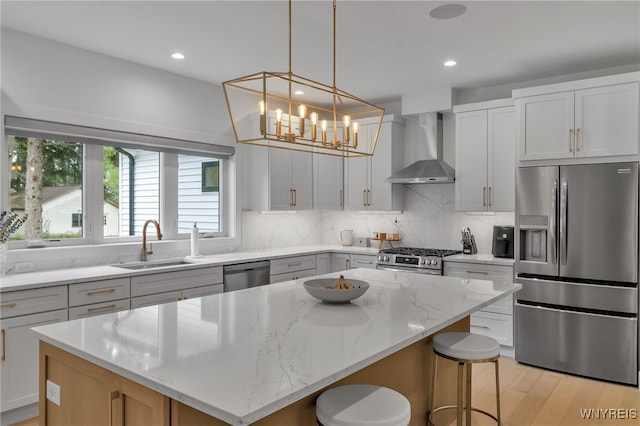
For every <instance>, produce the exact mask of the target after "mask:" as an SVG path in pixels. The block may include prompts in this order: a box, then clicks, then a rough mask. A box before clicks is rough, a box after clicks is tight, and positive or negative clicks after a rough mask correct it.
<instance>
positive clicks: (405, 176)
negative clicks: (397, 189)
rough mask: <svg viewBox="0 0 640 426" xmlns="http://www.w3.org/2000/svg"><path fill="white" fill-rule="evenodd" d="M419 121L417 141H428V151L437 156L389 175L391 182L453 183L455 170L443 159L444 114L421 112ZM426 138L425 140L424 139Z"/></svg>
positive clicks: (388, 179)
mask: <svg viewBox="0 0 640 426" xmlns="http://www.w3.org/2000/svg"><path fill="white" fill-rule="evenodd" d="M414 121H416V122H417V126H416V127H417V131H416V133H417V135H416V137H417V139H418V140H417V142H418V143H426V144H427V149H428V151H429V152H430V153H431V154H432V155H433V156H435V158H431V159H425V160H419V161H416V162H415V163H413V164H411V165H409V166H407V167H405V168H404V169H402V170H399V171H398V172H396V173H394V174H392V175H391V176H389V177H388V178H387V179H386V181H387V182H391V183H453V182H455V171H454V170H453V167H451V166H450V165H448V164H447V163H445V162H444V161H443V160H442V144H443V140H442V115H441V114H439V113H425V114H419V115H418V119H417V120H414ZM423 140H424V141H423Z"/></svg>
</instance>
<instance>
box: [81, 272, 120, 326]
mask: <svg viewBox="0 0 640 426" xmlns="http://www.w3.org/2000/svg"><path fill="white" fill-rule="evenodd" d="M130 296H131V280H130V278H129V277H124V278H114V279H109V280H97V281H89V282H86V283H76V284H70V285H69V319H70V320H74V319H78V318H87V317H92V316H95V315H102V314H107V313H111V312H119V311H125V310H127V309H129V306H130V304H129V298H130Z"/></svg>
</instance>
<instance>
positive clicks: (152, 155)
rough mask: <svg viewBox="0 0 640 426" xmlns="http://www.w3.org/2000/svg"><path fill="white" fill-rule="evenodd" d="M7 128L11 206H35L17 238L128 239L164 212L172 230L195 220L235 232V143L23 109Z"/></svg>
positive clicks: (205, 228)
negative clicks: (55, 119)
mask: <svg viewBox="0 0 640 426" xmlns="http://www.w3.org/2000/svg"><path fill="white" fill-rule="evenodd" d="M5 134H6V135H7V141H8V147H9V158H10V161H11V170H10V173H11V179H10V188H9V191H10V197H9V198H10V201H11V209H12V210H13V211H15V212H16V213H18V214H23V213H29V212H31V211H32V212H33V213H29V219H28V221H27V223H26V224H25V225H26V226H23V227H22V228H21V230H20V232H21V233H22V234H16V235H15V237H16V239H22V240H24V239H27V240H31V239H43V240H49V241H52V240H53V241H55V242H56V243H59V244H62V245H69V244H86V243H106V242H122V241H126V239H127V238H131V237H133V236H138V237H139V236H140V235H141V232H142V225H143V224H144V222H145V221H146V220H147V219H159V220H160V222H161V223H162V224H163V234H164V235H165V237H166V236H174V237H177V236H178V235H180V234H186V235H188V234H189V232H190V229H191V228H192V227H193V223H194V222H197V224H198V227H199V228H200V229H201V232H205V233H208V234H210V235H211V236H214V235H215V236H225V235H228V234H229V231H228V230H227V229H225V222H224V220H223V219H224V215H223V211H224V210H223V206H224V200H225V182H226V181H227V180H226V179H225V172H226V166H225V164H226V162H227V161H228V159H229V157H230V155H232V154H233V153H234V149H233V148H230V147H225V146H215V145H208V144H202V143H196V142H190V141H177V140H173V139H163V138H157V137H152V136H146V135H140V134H130V133H122V132H113V131H109V130H102V129H94V128H89V127H82V126H72V125H65V124H60V123H51V122H44V121H38V120H31V119H21V118H16V117H6V118H5ZM34 182H35V185H30V184H31V183H34ZM34 187H35V190H36V194H35V197H34V194H33V193H31V192H29V191H32V189H31V188H34ZM32 192H33V191H32ZM29 200H30V201H29ZM163 206H164V207H163ZM167 206H174V207H167ZM162 214H167V215H168V217H166V218H162V217H161V215H162ZM69 217H71V221H69ZM92 224H96V225H97V226H91V225H92ZM168 224H175V225H173V226H174V229H167V227H168V226H170V225H168ZM186 235H185V236H186ZM23 244H25V245H26V243H23Z"/></svg>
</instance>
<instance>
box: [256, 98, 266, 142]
mask: <svg viewBox="0 0 640 426" xmlns="http://www.w3.org/2000/svg"><path fill="white" fill-rule="evenodd" d="M258 108H259V109H260V134H261V135H264V134H265V132H266V131H267V104H266V102H265V101H260V102H258Z"/></svg>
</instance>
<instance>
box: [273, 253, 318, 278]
mask: <svg viewBox="0 0 640 426" xmlns="http://www.w3.org/2000/svg"><path fill="white" fill-rule="evenodd" d="M270 267H271V271H270V272H271V275H278V274H284V273H286V272H295V271H304V270H306V269H315V268H316V257H315V255H309V256H295V257H287V258H284V259H274V260H272V261H271V264H270Z"/></svg>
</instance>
